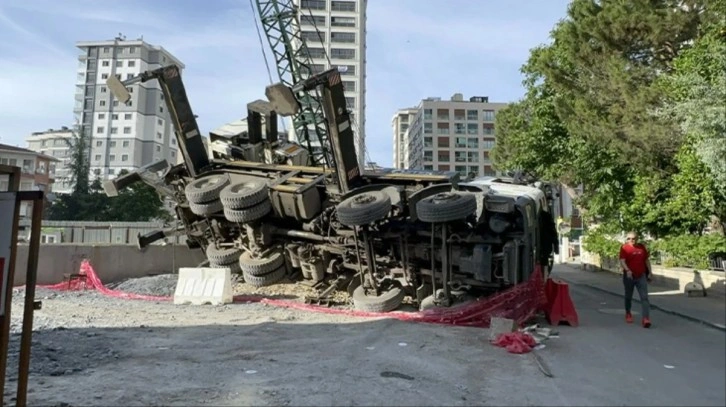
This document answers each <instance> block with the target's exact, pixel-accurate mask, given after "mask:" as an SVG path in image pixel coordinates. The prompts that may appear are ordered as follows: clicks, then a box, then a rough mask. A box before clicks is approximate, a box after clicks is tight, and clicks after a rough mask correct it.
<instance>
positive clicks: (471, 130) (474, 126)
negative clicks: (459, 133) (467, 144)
mask: <svg viewBox="0 0 726 407" xmlns="http://www.w3.org/2000/svg"><path fill="white" fill-rule="evenodd" d="M466 133H467V134H479V123H467V124H466Z"/></svg>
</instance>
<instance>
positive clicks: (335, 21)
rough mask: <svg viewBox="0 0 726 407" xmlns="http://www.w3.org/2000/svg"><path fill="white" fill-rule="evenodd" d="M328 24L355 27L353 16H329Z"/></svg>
mask: <svg viewBox="0 0 726 407" xmlns="http://www.w3.org/2000/svg"><path fill="white" fill-rule="evenodd" d="M330 25H331V26H333V27H355V17H331V18H330Z"/></svg>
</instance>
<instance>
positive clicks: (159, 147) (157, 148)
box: [156, 145, 161, 153]
mask: <svg viewBox="0 0 726 407" xmlns="http://www.w3.org/2000/svg"><path fill="white" fill-rule="evenodd" d="M160 151H161V146H159V145H157V146H156V152H157V153H158V152H160Z"/></svg>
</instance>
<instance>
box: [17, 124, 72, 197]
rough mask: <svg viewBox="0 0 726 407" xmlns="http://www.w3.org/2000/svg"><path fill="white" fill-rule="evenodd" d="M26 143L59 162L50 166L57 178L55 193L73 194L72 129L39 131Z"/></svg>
mask: <svg viewBox="0 0 726 407" xmlns="http://www.w3.org/2000/svg"><path fill="white" fill-rule="evenodd" d="M25 141H26V142H27V143H28V149H30V150H33V151H35V152H37V153H40V154H44V155H47V156H50V157H53V158H55V159H56V160H57V161H55V162H51V163H50V164H49V165H50V171H51V173H52V174H54V176H55V183H53V192H56V193H61V194H69V193H71V192H73V185H72V184H71V182H70V181H71V174H70V163H71V147H70V146H71V144H70V143H72V141H73V132H72V131H71V129H69V128H68V127H65V126H63V127H61V128H60V129H48V130H46V131H38V132H35V133H32V134H31V135H30V136H28V137H27V138H26V139H25Z"/></svg>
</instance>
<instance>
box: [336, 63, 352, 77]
mask: <svg viewBox="0 0 726 407" xmlns="http://www.w3.org/2000/svg"><path fill="white" fill-rule="evenodd" d="M337 67H338V71H339V72H340V75H342V76H350V75H355V65H338V66H337Z"/></svg>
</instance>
